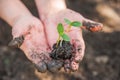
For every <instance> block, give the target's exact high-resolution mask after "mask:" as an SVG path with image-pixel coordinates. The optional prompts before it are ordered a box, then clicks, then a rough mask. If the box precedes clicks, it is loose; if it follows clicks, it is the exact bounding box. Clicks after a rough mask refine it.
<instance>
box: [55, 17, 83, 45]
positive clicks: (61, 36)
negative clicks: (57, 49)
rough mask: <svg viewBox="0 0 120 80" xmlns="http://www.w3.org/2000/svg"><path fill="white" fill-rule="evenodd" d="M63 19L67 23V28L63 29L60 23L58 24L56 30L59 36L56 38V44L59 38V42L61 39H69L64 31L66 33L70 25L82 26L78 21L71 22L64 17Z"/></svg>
mask: <svg viewBox="0 0 120 80" xmlns="http://www.w3.org/2000/svg"><path fill="white" fill-rule="evenodd" d="M64 21H65V23H67V24H68V27H67V30H64V26H63V25H62V23H59V24H58V26H57V31H58V34H59V37H58V40H57V45H58V43H59V41H60V40H61V43H62V40H65V41H70V37H69V36H68V35H67V34H66V33H68V32H69V31H70V29H71V27H72V26H73V27H81V26H82V24H81V23H80V22H79V21H73V22H71V21H70V20H68V19H66V18H65V19H64ZM65 32H66V33H65Z"/></svg>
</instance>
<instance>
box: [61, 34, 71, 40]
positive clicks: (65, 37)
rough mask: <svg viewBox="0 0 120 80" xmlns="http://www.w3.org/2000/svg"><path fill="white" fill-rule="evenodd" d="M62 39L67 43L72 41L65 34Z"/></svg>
mask: <svg viewBox="0 0 120 80" xmlns="http://www.w3.org/2000/svg"><path fill="white" fill-rule="evenodd" d="M61 37H62V38H63V40H65V41H70V37H69V36H68V35H66V34H65V33H64V34H63V35H61Z"/></svg>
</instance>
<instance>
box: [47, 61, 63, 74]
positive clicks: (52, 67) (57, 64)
mask: <svg viewBox="0 0 120 80" xmlns="http://www.w3.org/2000/svg"><path fill="white" fill-rule="evenodd" d="M47 67H48V70H49V71H50V72H53V73H54V72H57V71H59V70H60V69H61V68H62V67H63V61H60V60H51V61H50V62H49V63H47Z"/></svg>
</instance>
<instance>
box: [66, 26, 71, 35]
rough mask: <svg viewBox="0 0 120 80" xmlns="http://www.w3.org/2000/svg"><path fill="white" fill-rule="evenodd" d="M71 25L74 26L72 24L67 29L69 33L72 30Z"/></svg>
mask: <svg viewBox="0 0 120 80" xmlns="http://www.w3.org/2000/svg"><path fill="white" fill-rule="evenodd" d="M71 27H72V26H71V25H69V26H68V28H67V30H66V32H67V33H68V32H69V31H70V29H71Z"/></svg>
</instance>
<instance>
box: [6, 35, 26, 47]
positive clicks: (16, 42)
mask: <svg viewBox="0 0 120 80" xmlns="http://www.w3.org/2000/svg"><path fill="white" fill-rule="evenodd" d="M23 41H24V37H23V36H20V37H16V38H14V39H13V40H12V41H10V43H9V44H8V46H10V47H17V48H18V47H20V46H21V45H22V43H23Z"/></svg>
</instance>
